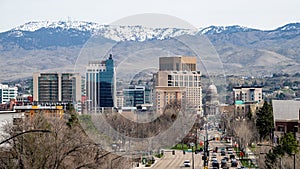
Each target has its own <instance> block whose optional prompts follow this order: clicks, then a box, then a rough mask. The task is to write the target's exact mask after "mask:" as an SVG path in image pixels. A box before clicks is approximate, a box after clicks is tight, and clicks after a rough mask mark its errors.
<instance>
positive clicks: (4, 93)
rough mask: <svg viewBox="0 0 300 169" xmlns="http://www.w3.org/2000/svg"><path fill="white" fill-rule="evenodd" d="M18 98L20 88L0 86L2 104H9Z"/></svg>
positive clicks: (0, 101)
mask: <svg viewBox="0 0 300 169" xmlns="http://www.w3.org/2000/svg"><path fill="white" fill-rule="evenodd" d="M17 96H18V87H10V86H8V85H4V84H0V104H7V103H9V102H10V100H11V99H16V97H17Z"/></svg>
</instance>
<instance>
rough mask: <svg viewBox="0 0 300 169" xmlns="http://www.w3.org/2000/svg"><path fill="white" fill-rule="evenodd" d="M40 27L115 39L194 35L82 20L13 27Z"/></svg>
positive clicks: (24, 28) (26, 28)
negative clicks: (70, 30)
mask: <svg viewBox="0 0 300 169" xmlns="http://www.w3.org/2000/svg"><path fill="white" fill-rule="evenodd" d="M41 28H61V29H64V30H69V29H76V30H79V31H88V32H90V33H91V34H92V35H101V36H103V37H105V38H108V39H112V40H115V41H144V40H147V39H159V40H162V39H165V38H171V37H176V36H180V35H183V34H190V35H194V34H196V33H197V31H195V30H190V29H177V28H147V27H142V26H118V25H101V24H98V23H93V22H84V21H59V22H50V21H42V22H28V23H26V24H24V25H21V26H19V27H16V28H14V29H13V30H14V31H29V32H34V31H36V30H39V29H41Z"/></svg>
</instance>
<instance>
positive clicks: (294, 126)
mask: <svg viewBox="0 0 300 169" xmlns="http://www.w3.org/2000/svg"><path fill="white" fill-rule="evenodd" d="M272 106H273V116H274V125H275V126H274V128H275V136H277V137H280V136H282V135H283V134H284V133H288V132H293V133H295V135H296V136H297V138H298V140H299V136H300V135H299V127H300V100H299V99H298V100H297V99H295V100H272Z"/></svg>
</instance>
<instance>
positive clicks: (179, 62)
mask: <svg viewBox="0 0 300 169" xmlns="http://www.w3.org/2000/svg"><path fill="white" fill-rule="evenodd" d="M153 76H154V86H155V87H154V93H155V97H154V99H158V98H157V97H158V94H157V93H156V92H158V91H160V87H164V91H165V92H166V93H168V92H167V90H168V88H169V89H170V90H171V91H170V92H171V93H172V92H173V90H174V87H175V88H176V87H177V90H178V89H182V92H183V93H182V94H181V95H182V96H184V100H181V101H183V102H184V104H185V105H186V106H187V107H186V106H185V107H186V108H191V109H194V110H196V111H197V113H198V114H202V88H201V73H200V71H196V57H187V56H182V57H181V56H175V57H161V58H159V71H158V72H157V73H155V74H154V75H153ZM158 89H159V90H158ZM178 92H179V91H177V93H178ZM163 103H165V104H163ZM167 103H168V102H160V104H158V100H156V103H155V105H156V110H157V111H158V112H160V113H162V112H163V110H162V109H161V108H162V107H164V106H167V105H166V104H167ZM158 105H160V106H158Z"/></svg>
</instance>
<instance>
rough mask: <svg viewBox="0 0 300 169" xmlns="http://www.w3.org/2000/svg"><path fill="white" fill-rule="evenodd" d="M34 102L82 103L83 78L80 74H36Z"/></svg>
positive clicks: (34, 78) (34, 77)
mask: <svg viewBox="0 0 300 169" xmlns="http://www.w3.org/2000/svg"><path fill="white" fill-rule="evenodd" d="M33 101H38V102H49V103H53V102H69V103H73V102H80V101H81V76H80V75H79V73H34V74H33Z"/></svg>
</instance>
